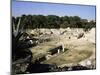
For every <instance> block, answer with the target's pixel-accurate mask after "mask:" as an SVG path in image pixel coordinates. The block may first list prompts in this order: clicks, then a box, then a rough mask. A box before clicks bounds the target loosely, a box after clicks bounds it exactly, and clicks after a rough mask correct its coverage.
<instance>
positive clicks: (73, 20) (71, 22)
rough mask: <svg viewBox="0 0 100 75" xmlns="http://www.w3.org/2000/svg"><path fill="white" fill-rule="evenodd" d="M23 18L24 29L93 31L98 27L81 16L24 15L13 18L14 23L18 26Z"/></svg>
mask: <svg viewBox="0 0 100 75" xmlns="http://www.w3.org/2000/svg"><path fill="white" fill-rule="evenodd" d="M19 18H21V26H23V27H24V29H35V28H67V27H70V28H85V29H91V28H93V27H95V26H96V22H95V21H90V22H89V21H88V20H87V19H82V18H81V17H79V16H63V17H59V16H56V15H47V16H44V15H22V16H20V17H16V18H15V17H12V22H13V23H14V24H15V27H16V25H17V22H18V19H19Z"/></svg>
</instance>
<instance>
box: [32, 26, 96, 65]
mask: <svg viewBox="0 0 100 75" xmlns="http://www.w3.org/2000/svg"><path fill="white" fill-rule="evenodd" d="M64 30H66V32H65V33H64V34H63V35H60V33H62V32H64ZM41 31H42V30H41ZM46 31H48V33H49V34H50V32H49V31H52V32H54V34H51V35H49V36H50V37H51V36H54V38H53V40H51V41H50V42H52V43H50V42H46V43H43V44H41V46H43V50H44V49H45V48H46V49H48V47H49V46H50V45H52V46H55V44H62V45H63V46H64V49H65V50H66V51H65V52H61V53H59V54H55V55H54V56H52V57H51V58H50V59H48V60H45V61H44V62H42V63H45V64H56V65H58V66H65V65H73V64H74V65H75V64H81V65H85V66H86V65H90V64H94V65H95V59H96V58H95V52H96V49H95V45H96V44H95V28H94V29H91V30H90V31H89V32H84V31H83V30H82V29H80V31H78V29H73V30H71V29H62V31H61V30H60V32H59V30H46ZM42 32H43V31H42ZM56 33H57V34H56ZM80 33H84V37H81V38H80V39H77V36H78V34H80ZM34 49H35V48H33V50H32V52H33V54H34ZM41 50H42V49H41ZM37 51H38V50H37ZM39 52H40V51H39ZM33 57H34V56H33Z"/></svg>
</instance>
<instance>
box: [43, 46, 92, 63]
mask: <svg viewBox="0 0 100 75" xmlns="http://www.w3.org/2000/svg"><path fill="white" fill-rule="evenodd" d="M92 53H93V50H91V48H90V49H88V48H86V47H84V49H82V50H79V49H74V50H68V49H67V51H66V52H64V53H61V54H59V55H57V56H54V57H52V58H51V59H49V60H46V61H44V63H46V64H56V65H62V64H70V63H78V62H80V61H82V60H84V59H86V58H89V57H90V56H91V55H92Z"/></svg>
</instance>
